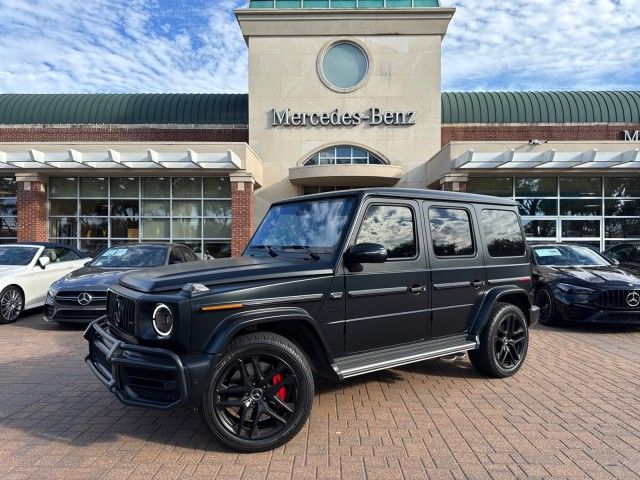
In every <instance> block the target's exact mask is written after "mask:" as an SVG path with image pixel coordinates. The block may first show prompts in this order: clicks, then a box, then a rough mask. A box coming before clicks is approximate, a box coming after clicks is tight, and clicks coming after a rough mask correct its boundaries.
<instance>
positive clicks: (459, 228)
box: [429, 207, 475, 257]
mask: <svg viewBox="0 0 640 480" xmlns="http://www.w3.org/2000/svg"><path fill="white" fill-rule="evenodd" d="M429 225H430V228H431V239H432V242H433V253H435V254H436V256H437V257H457V256H469V255H473V254H474V253H475V246H474V243H473V235H472V234H471V218H470V217H469V212H468V211H467V210H464V209H462V208H441V207H440V208H438V207H432V208H430V209H429Z"/></svg>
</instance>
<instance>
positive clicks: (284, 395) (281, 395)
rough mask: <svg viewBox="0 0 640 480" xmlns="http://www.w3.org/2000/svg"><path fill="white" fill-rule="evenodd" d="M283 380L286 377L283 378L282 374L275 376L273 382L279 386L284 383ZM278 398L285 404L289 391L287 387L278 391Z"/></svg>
mask: <svg viewBox="0 0 640 480" xmlns="http://www.w3.org/2000/svg"><path fill="white" fill-rule="evenodd" d="M283 378H284V377H283V376H282V374H281V373H278V374H277V375H274V376H273V378H272V379H271V381H272V382H273V384H274V385H277V384H278V383H280V382H281V381H282V379H283ZM276 397H278V398H279V399H280V400H282V401H283V402H284V399H285V398H287V389H286V387H282V388H281V389H280V390H278V391H277V392H276Z"/></svg>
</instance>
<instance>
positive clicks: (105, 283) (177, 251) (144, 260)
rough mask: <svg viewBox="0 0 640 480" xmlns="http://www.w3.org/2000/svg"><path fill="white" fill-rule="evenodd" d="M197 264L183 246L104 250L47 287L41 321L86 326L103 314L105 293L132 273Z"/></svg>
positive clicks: (149, 244)
mask: <svg viewBox="0 0 640 480" xmlns="http://www.w3.org/2000/svg"><path fill="white" fill-rule="evenodd" d="M196 260H198V257H197V256H196V254H195V253H193V251H192V250H191V249H190V248H189V247H186V246H184V245H178V244H164V243H158V244H156V243H139V244H126V245H118V246H114V247H111V248H108V249H106V250H105V251H103V252H102V253H101V254H100V255H98V256H97V257H96V258H95V259H94V260H93V261H91V262H90V263H88V264H87V265H86V266H85V267H84V268H80V269H78V270H75V271H73V272H71V273H69V274H68V275H67V276H65V277H63V278H61V279H60V280H58V281H56V282H54V283H53V284H51V286H50V287H49V291H48V292H47V298H46V300H45V309H44V319H45V320H46V321H49V322H51V321H53V322H58V323H81V324H84V323H89V322H91V321H93V320H95V319H96V318H98V317H101V316H102V315H104V314H105V312H106V308H107V290H108V289H109V287H110V286H111V285H112V284H114V283H116V282H117V281H118V280H119V279H120V277H122V276H123V275H124V274H126V273H128V272H131V271H133V270H140V269H143V268H152V267H161V266H163V265H172V264H176V263H184V262H193V261H196Z"/></svg>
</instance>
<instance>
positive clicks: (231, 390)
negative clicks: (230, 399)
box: [216, 385, 247, 395]
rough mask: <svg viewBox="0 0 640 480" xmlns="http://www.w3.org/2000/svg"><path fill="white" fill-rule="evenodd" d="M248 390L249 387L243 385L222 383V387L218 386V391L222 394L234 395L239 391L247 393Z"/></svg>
mask: <svg viewBox="0 0 640 480" xmlns="http://www.w3.org/2000/svg"><path fill="white" fill-rule="evenodd" d="M246 391H247V388H246V387H244V386H242V385H230V386H227V385H220V387H218V388H217V390H216V393H218V394H220V395H234V394H238V393H245V392H246Z"/></svg>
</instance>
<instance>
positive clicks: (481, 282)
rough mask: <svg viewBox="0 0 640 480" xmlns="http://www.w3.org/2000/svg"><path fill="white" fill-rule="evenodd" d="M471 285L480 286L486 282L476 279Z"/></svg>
mask: <svg viewBox="0 0 640 480" xmlns="http://www.w3.org/2000/svg"><path fill="white" fill-rule="evenodd" d="M471 285H472V286H473V288H480V287H481V286H483V285H484V282H483V281H482V280H475V281H473V282H471Z"/></svg>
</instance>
